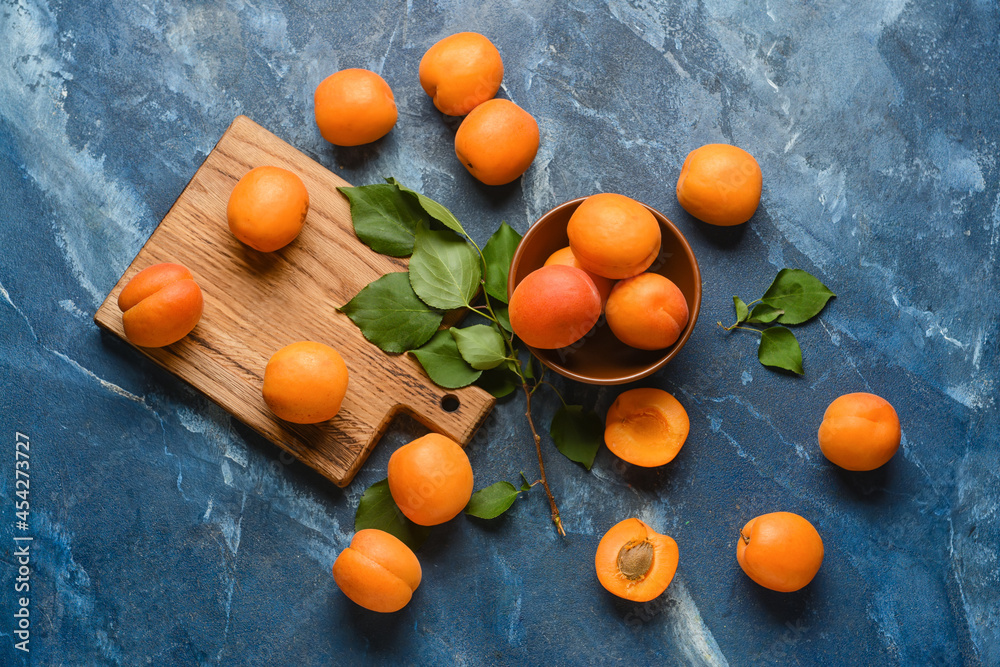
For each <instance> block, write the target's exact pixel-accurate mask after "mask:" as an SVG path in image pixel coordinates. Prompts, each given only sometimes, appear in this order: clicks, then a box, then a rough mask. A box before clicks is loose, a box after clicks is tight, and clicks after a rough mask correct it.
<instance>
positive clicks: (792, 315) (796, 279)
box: [760, 269, 837, 324]
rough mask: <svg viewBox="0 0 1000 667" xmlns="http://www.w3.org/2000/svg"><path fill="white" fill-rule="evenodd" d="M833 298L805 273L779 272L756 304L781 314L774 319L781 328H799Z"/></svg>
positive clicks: (800, 271) (798, 271)
mask: <svg viewBox="0 0 1000 667" xmlns="http://www.w3.org/2000/svg"><path fill="white" fill-rule="evenodd" d="M834 296H837V295H836V294H834V293H833V292H831V291H830V289H829V288H828V287H827V286H826V285H824V284H823V283H821V282H820V281H819V280H817V279H816V278H815V277H813V276H812V275H810V274H809V273H807V272H806V271H803V270H802V269H782V270H781V271H778V275H777V276H775V278H774V282H772V283H771V286H770V287H768V288H767V291H766V292H764V296H762V297H761V298H760V300H761V302H762V303H766V304H767V305H769V306H774V307H775V308H780V309H782V310H784V311H785V312H784V313H783V314H782V315H781V316H780V317H778V322H780V323H781V324H801V323H803V322H805V321H807V320H810V319H812V318H813V317H815V316H816V315H818V314H819V312H820V311H821V310H823V306H825V305H826V302H827V301H829V300H830V298H831V297H834Z"/></svg>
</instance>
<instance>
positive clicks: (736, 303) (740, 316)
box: [718, 269, 837, 375]
mask: <svg viewBox="0 0 1000 667" xmlns="http://www.w3.org/2000/svg"><path fill="white" fill-rule="evenodd" d="M835 296H837V295H836V294H834V293H833V292H832V291H830V289H829V288H828V287H827V286H826V285H824V284H823V283H821V282H820V281H819V280H818V279H817V278H816V277H815V276H813V275H811V274H810V273H808V272H806V271H803V270H802V269H782V270H781V271H779V272H778V275H777V276H775V278H774V280H773V281H772V282H771V285H770V287H768V288H767V291H766V292H764V296H762V297H760V298H759V299H757V300H755V301H751V302H750V303H749V304H747V303H745V302H744V301H743V299H741V298H740V297H738V296H734V297H733V308H734V309H735V310H736V321H735V322H733V323H732V324H731V325H729V326H728V327H727V326H723V324H722V322H718V325H719V326H720V327H722V328H723V329H724V330H725V331H733V330H734V329H735V330H740V331H752V332H754V333H756V334H759V335H760V345H759V346H758V348H757V359H758V360H759V361H760V363H761V364H763V365H765V366H770V367H772V368H781V369H784V370H788V371H792V372H793V373H798V374H799V375H802V374H803V370H802V348H801V347H800V346H799V341H798V340H796V338H795V334H793V333H792V332H791V331H790V330H789V329H787V328H785V327H783V326H778V325H780V324H788V325H796V324H804V323H805V322H808V321H809V320H811V319H812V318H814V317H816V316H817V315H819V313H820V312H821V311H822V310H823V308H824V306H826V303H827V301H829V300H830V299H831V298H833V297H835ZM751 306H753V307H752V308H751ZM771 323H777V324H776V325H775V326H769V327H766V328H763V329H757V328H754V327H751V326H745V325H749V324H758V325H764V324H771Z"/></svg>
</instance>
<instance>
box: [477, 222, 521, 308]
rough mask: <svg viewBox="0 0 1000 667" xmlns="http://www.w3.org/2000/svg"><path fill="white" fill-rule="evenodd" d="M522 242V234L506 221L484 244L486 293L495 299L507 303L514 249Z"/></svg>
mask: <svg viewBox="0 0 1000 667" xmlns="http://www.w3.org/2000/svg"><path fill="white" fill-rule="evenodd" d="M520 242H521V235H520V234H518V233H517V230H515V229H514V228H513V227H511V226H510V225H508V224H507V223H506V222H501V223H500V227H499V228H498V229H497V230H496V231H495V232H493V236H491V237H490V240H489V241H487V242H486V245H485V246H483V260H484V261H485V262H486V293H487V294H489V295H490V296H491V297H493V298H494V299H499V300H500V301H503V302H504V303H507V275H508V273H510V263H511V261H512V260H513V259H514V251H515V250H517V245H518V244H519V243H520Z"/></svg>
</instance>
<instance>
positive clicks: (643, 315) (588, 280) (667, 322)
mask: <svg viewBox="0 0 1000 667" xmlns="http://www.w3.org/2000/svg"><path fill="white" fill-rule="evenodd" d="M507 291H508V295H509V297H510V304H509V305H510V308H509V314H510V320H511V327H512V329H513V330H514V334H515V336H517V337H518V338H519V339H521V341H522V342H524V344H525V345H526V346H528V348H529V349H530V350H531V352H532V354H534V355H535V357H537V358H538V359H539V360H540V361H541V362H542V363H543V364H545V365H546V366H547V367H548V368H550V369H552V370H553V371H555V372H557V373H559V374H560V375H563V376H565V377H567V378H570V379H572V380H577V381H579V382H584V383H588V384H598V385H612V384H624V383H626V382H632V381H635V380H639V379H641V378H644V377H646V376H648V375H651V374H653V373H655V372H656V371H658V370H659V369H661V368H663V367H664V366H665V365H666V364H667V363H668V362H669V361H670V360H671V359H673V358H674V357H675V356H676V355H677V353H678V352H680V350H681V348H682V347H684V344H685V343H686V342H687V340H688V338H689V337H690V336H691V332H692V331H693V330H694V326H695V323H696V322H697V320H698V312H699V309H700V306H701V272H700V271H699V269H698V260H697V259H695V256H694V251H693V250H692V249H691V245H690V244H689V243H688V241H687V239H685V238H684V234H682V233H681V231H680V230H679V229H678V228H677V227H676V226H675V225H674V224H673V223H672V222H671V221H670V220H669V219H667V217H666V216H665V215H663V214H662V213H660V212H659V211H657V210H656V209H654V208H652V207H650V206H648V205H646V204H643V203H642V202H639V201H636V200H635V199H632V198H631V197H627V196H625V195H621V194H616V193H598V194H594V195H591V196H589V197H581V198H579V199H574V200H572V201H568V202H566V203H564V204H560V205H559V206H556V207H555V208H553V209H552V210H551V211H549V212H548V213H546V214H545V215H543V216H542V217H541V218H539V219H538V220H537V221H536V222H535V223H534V224H533V225H531V227H530V228H529V229H528V231H527V233H526V234H525V235H524V238H522V239H521V242H520V244H519V245H518V247H517V250H516V251H515V253H514V257H513V261H512V262H511V266H510V272H509V274H508V282H507Z"/></svg>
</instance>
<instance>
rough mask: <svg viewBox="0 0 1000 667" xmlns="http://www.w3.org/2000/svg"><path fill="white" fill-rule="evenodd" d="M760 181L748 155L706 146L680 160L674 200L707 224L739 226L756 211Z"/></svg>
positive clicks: (726, 147)
mask: <svg viewBox="0 0 1000 667" xmlns="http://www.w3.org/2000/svg"><path fill="white" fill-rule="evenodd" d="M761 181H762V179H761V173H760V165H759V164H757V160H755V159H753V156H752V155H750V153H747V152H746V151H745V150H743V149H742V148H737V147H736V146H730V145H729V144H708V145H706V146H702V147H701V148H696V149H694V150H693V151H691V152H690V153H688V156H687V158H686V159H685V160H684V165H683V166H682V167H681V175H680V177H679V178H678V179H677V201H679V202H680V204H681V206H683V207H684V210H685V211H687V212H688V213H690V214H691V215H693V216H694V217H696V218H698V219H699V220H702V221H704V222H707V223H708V224H710V225H721V226H724V227H729V226H732V225H739V224H741V223H744V222H746V221H747V220H749V219H750V218H752V217H753V214H754V211H756V210H757V205H758V204H759V203H760V189H761Z"/></svg>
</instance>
